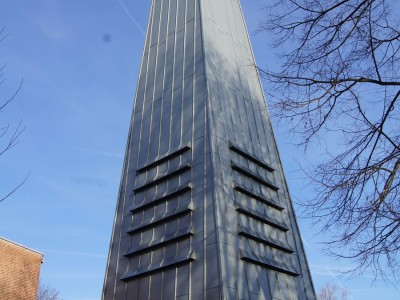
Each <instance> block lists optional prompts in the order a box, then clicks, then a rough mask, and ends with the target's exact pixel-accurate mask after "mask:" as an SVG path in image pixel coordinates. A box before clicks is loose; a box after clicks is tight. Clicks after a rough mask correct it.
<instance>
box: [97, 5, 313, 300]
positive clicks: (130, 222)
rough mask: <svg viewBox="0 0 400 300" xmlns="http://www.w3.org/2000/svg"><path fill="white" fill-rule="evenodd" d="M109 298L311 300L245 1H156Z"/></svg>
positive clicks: (112, 251) (128, 154)
mask: <svg viewBox="0 0 400 300" xmlns="http://www.w3.org/2000/svg"><path fill="white" fill-rule="evenodd" d="M103 299H105V300H110V299H117V300H119V299H121V300H122V299H140V300H143V299H167V300H168V299H180V300H184V299H188V300H189V299H207V300H214V299H229V300H231V299H248V300H251V299H276V300H278V299H281V300H286V299H315V292H314V288H313V285H312V281H311V276H310V271H309V268H308V265H307V261H306V258H305V254H304V250H303V246H302V242H301V239H300V234H299V230H298V226H297V223H296V220H295V217H294V213H293V207H292V203H291V200H290V197H289V193H288V190H287V186H286V182H285V179H284V175H283V171H282V166H281V163H280V159H279V154H278V151H277V148H276V143H275V139H274V136H273V132H272V128H271V124H270V119H269V115H268V111H267V107H266V104H265V101H264V96H263V92H262V87H261V85H260V81H259V77H258V74H257V70H256V68H255V62H254V58H253V53H252V50H251V46H250V43H249V38H248V34H247V30H246V27H245V23H244V20H243V16H242V12H241V8H240V2H239V0H153V1H152V6H151V12H150V19H149V26H148V29H147V37H146V43H145V48H144V52H143V58H142V65H141V71H140V75H139V79H138V85H137V90H136V99H135V104H134V110H133V114H132V120H131V126H130V131H129V136H128V144H127V149H126V155H125V162H124V167H123V174H122V179H121V185H120V191H119V196H118V203H117V209H116V215H115V221H114V227H113V234H112V239H111V245H110V252H109V258H108V263H107V271H106V276H105V282H104V289H103Z"/></svg>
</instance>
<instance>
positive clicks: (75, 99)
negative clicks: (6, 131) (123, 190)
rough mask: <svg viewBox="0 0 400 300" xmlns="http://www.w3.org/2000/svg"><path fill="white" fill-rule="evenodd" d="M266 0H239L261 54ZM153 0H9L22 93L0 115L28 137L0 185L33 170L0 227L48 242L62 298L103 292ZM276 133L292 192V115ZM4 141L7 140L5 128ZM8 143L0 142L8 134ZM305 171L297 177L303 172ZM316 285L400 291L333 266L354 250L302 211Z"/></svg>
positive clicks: (10, 81)
mask: <svg viewBox="0 0 400 300" xmlns="http://www.w3.org/2000/svg"><path fill="white" fill-rule="evenodd" d="M263 3H265V0H264V1H262V0H251V1H248V0H247V1H242V6H243V10H244V13H245V17H246V20H247V25H248V28H249V31H250V33H251V39H252V42H253V49H254V52H255V56H256V59H257V62H258V64H259V65H260V66H265V65H268V66H271V65H272V66H273V65H274V54H273V50H272V49H271V48H269V47H268V46H267V45H266V38H265V36H263V35H261V34H258V35H255V34H254V33H252V32H254V30H255V29H256V27H257V23H258V22H259V20H261V18H262V13H261V11H260V10H259V8H260V7H261V5H262V4H263ZM149 8H150V0H147V1H143V0H141V1H138V0H68V1H66V0H34V1H26V0H25V1H23V0H13V1H1V2H0V20H1V21H0V27H2V26H6V32H7V33H9V34H10V35H9V36H8V37H7V38H6V39H5V40H4V41H2V42H1V43H0V65H2V64H4V63H8V65H7V68H6V80H5V81H4V82H3V83H1V84H0V102H1V100H3V99H5V98H6V97H7V96H8V95H12V93H13V92H14V90H15V89H16V88H17V87H18V85H19V82H20V80H21V78H23V79H24V84H23V88H22V90H21V92H20V93H19V94H18V97H17V99H16V101H14V102H13V103H11V104H10V105H9V106H8V108H7V109H6V110H5V111H4V112H3V113H1V114H0V125H5V124H8V123H9V124H10V126H11V127H13V128H15V126H17V125H18V122H19V120H21V119H22V120H23V123H24V124H25V125H26V126H27V128H26V130H25V132H24V134H23V135H22V137H21V139H20V143H19V144H18V145H17V146H16V147H15V148H13V149H12V151H9V152H7V154H5V155H4V156H2V157H1V158H0V196H1V195H3V194H4V193H6V192H7V191H8V190H10V189H12V188H13V187H14V186H15V185H17V184H18V183H19V182H20V181H21V180H22V179H23V178H24V177H25V176H26V174H27V173H28V172H30V176H29V178H28V180H27V182H26V183H25V184H24V186H23V187H22V188H21V189H20V190H19V191H18V192H17V193H15V194H14V195H13V196H12V198H10V199H8V200H7V201H5V202H2V203H0V235H1V236H3V237H5V238H8V239H10V240H13V241H15V242H18V243H21V244H24V245H26V246H28V247H30V248H33V249H35V250H38V251H40V252H42V253H44V261H45V262H44V264H43V265H42V269H41V277H42V280H43V282H44V283H46V284H49V285H51V286H52V287H54V288H56V289H58V290H60V292H61V294H60V295H61V297H62V298H63V299H65V300H89V299H100V295H101V289H102V285H103V278H104V272H105V267H106V259H107V254H108V246H109V240H110V235H111V227H112V222H113V218H114V210H115V205H116V199H117V193H118V188H119V180H120V174H121V170H122V162H123V155H124V150H125V143H126V138H127V134H128V128H129V121H130V114H131V110H132V104H133V98H134V92H135V87H136V80H137V76H138V70H139V64H140V59H141V52H142V48H143V44H144V32H145V30H146V26H147V17H148V12H149ZM276 135H277V140H278V144H279V148H280V152H281V156H282V160H283V163H284V167H285V171H286V175H287V179H288V182H289V187H290V190H291V193H292V196H293V198H294V199H297V198H300V197H301V195H302V194H304V193H306V192H307V190H304V189H302V188H301V184H302V182H303V181H302V180H301V178H300V177H301V176H300V174H299V173H298V172H296V171H295V170H296V169H297V164H296V163H295V157H296V156H298V150H296V148H294V147H293V146H292V145H290V143H289V142H288V140H289V139H288V135H287V132H286V131H285V127H284V124H280V125H279V126H278V127H277V128H276ZM0 143H1V140H0ZM0 145H1V144H0ZM299 178H300V179H299ZM300 226H301V231H302V234H303V238H304V240H305V247H306V251H307V256H308V260H309V264H310V267H311V271H312V274H313V279H314V283H315V285H316V288H317V289H319V288H320V287H321V286H323V285H324V284H325V283H334V284H336V285H338V286H345V287H347V288H348V289H349V291H350V293H351V295H352V297H353V299H365V300H368V299H377V298H380V299H386V300H391V299H400V291H397V290H396V289H395V288H393V287H392V286H386V285H385V284H383V283H382V282H380V281H377V282H376V283H375V286H371V277H370V276H369V274H365V276H364V277H363V278H355V279H348V278H337V277H336V275H335V274H336V273H335V272H334V270H337V269H340V270H345V269H346V268H347V267H348V263H347V262H343V261H335V260H334V259H332V258H329V257H325V256H323V255H321V254H320V252H319V249H320V247H319V246H318V242H319V241H320V240H321V237H319V236H317V237H314V234H315V229H314V228H313V227H312V226H311V225H310V224H309V223H308V222H306V221H303V220H300Z"/></svg>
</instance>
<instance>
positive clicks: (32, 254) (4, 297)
mask: <svg viewBox="0 0 400 300" xmlns="http://www.w3.org/2000/svg"><path fill="white" fill-rule="evenodd" d="M42 259H43V254H41V253H39V252H36V251H34V250H31V249H29V248H27V247H24V246H22V245H19V244H16V243H14V242H11V241H9V240H6V239H4V238H2V237H0V300H17V299H18V300H19V299H21V300H22V299H23V300H35V299H36V294H37V288H38V281H39V273H40V266H41V264H42Z"/></svg>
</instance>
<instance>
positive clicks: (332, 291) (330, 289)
mask: <svg viewBox="0 0 400 300" xmlns="http://www.w3.org/2000/svg"><path fill="white" fill-rule="evenodd" d="M317 299H318V300H348V299H349V292H348V290H347V289H346V288H339V287H337V286H336V285H331V284H327V285H325V286H324V287H323V288H321V289H320V290H319V292H318V295H317Z"/></svg>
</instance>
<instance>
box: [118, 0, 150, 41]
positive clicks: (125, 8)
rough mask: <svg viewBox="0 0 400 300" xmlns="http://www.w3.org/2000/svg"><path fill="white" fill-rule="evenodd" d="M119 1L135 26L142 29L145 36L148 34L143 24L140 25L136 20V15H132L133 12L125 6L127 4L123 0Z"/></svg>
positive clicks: (141, 31)
mask: <svg viewBox="0 0 400 300" xmlns="http://www.w3.org/2000/svg"><path fill="white" fill-rule="evenodd" d="M117 1H118V3H119V4H120V5H121V7H122V9H123V10H124V11H125V13H126V15H127V16H128V18H129V19H130V20H131V21H132V23H133V24H134V25H135V27H136V28H137V29H138V30H139V31H140V33H141V34H142V35H143V36H146V32H145V31H144V29H143V28H142V26H140V24H139V22H138V21H136V19H135V17H134V16H132V14H131V13H130V12H129V10H128V8H127V7H126V6H125V4H124V3H123V2H122V1H121V0H117Z"/></svg>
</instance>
